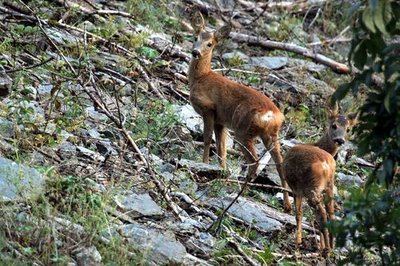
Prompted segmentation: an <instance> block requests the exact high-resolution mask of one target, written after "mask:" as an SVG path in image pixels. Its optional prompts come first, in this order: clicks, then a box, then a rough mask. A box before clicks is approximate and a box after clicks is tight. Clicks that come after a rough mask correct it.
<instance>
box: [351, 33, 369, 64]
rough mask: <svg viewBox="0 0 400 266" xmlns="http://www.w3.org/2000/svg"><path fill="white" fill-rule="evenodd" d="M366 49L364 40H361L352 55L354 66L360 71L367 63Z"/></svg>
mask: <svg viewBox="0 0 400 266" xmlns="http://www.w3.org/2000/svg"><path fill="white" fill-rule="evenodd" d="M366 48H367V47H366V44H365V40H363V41H361V42H360V43H359V44H358V46H357V48H356V49H355V52H354V54H353V60H354V65H355V66H356V67H357V68H358V69H360V70H362V69H363V68H364V65H365V63H366V62H367V58H368V56H367V49H366Z"/></svg>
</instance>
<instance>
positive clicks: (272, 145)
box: [261, 133, 292, 213]
mask: <svg viewBox="0 0 400 266" xmlns="http://www.w3.org/2000/svg"><path fill="white" fill-rule="evenodd" d="M261 139H262V141H263V143H264V146H265V148H266V149H268V150H270V152H271V157H272V159H273V160H274V162H275V165H276V170H277V171H278V174H279V177H280V179H281V183H282V187H283V188H285V189H287V188H288V184H287V182H286V179H285V176H284V174H283V159H282V155H281V145H280V144H279V140H278V136H277V135H276V136H273V137H271V136H270V135H269V134H268V133H264V135H262V136H261ZM283 202H284V210H285V212H286V213H290V211H291V210H292V206H291V204H290V201H289V193H288V192H287V191H284V192H283Z"/></svg>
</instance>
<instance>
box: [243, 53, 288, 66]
mask: <svg viewBox="0 0 400 266" xmlns="http://www.w3.org/2000/svg"><path fill="white" fill-rule="evenodd" d="M287 64H288V58H287V57H284V56H261V57H252V58H250V65H252V66H258V67H264V68H267V69H279V68H282V67H284V66H286V65H287Z"/></svg>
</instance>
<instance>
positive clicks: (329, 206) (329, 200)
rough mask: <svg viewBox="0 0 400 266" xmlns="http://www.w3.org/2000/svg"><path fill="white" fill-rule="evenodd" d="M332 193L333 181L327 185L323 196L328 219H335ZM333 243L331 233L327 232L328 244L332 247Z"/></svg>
mask: <svg viewBox="0 0 400 266" xmlns="http://www.w3.org/2000/svg"><path fill="white" fill-rule="evenodd" d="M333 193H334V192H333V182H330V183H329V184H328V186H327V189H326V197H325V208H326V212H327V215H328V220H329V221H333V220H335V200H334V195H333ZM334 243H335V242H334V238H333V235H332V234H331V233H329V245H330V247H331V248H332V249H333V248H334Z"/></svg>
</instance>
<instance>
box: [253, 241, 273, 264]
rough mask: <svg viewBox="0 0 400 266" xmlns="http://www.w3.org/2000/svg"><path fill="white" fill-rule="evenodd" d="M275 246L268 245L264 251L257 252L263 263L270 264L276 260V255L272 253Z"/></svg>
mask: <svg viewBox="0 0 400 266" xmlns="http://www.w3.org/2000/svg"><path fill="white" fill-rule="evenodd" d="M275 249H276V247H275V246H273V245H272V246H266V247H265V248H264V251H263V252H262V253H258V254H257V260H258V261H260V262H261V263H263V265H270V264H271V263H272V262H273V261H274V255H273V254H272V253H273V252H274V251H275Z"/></svg>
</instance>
